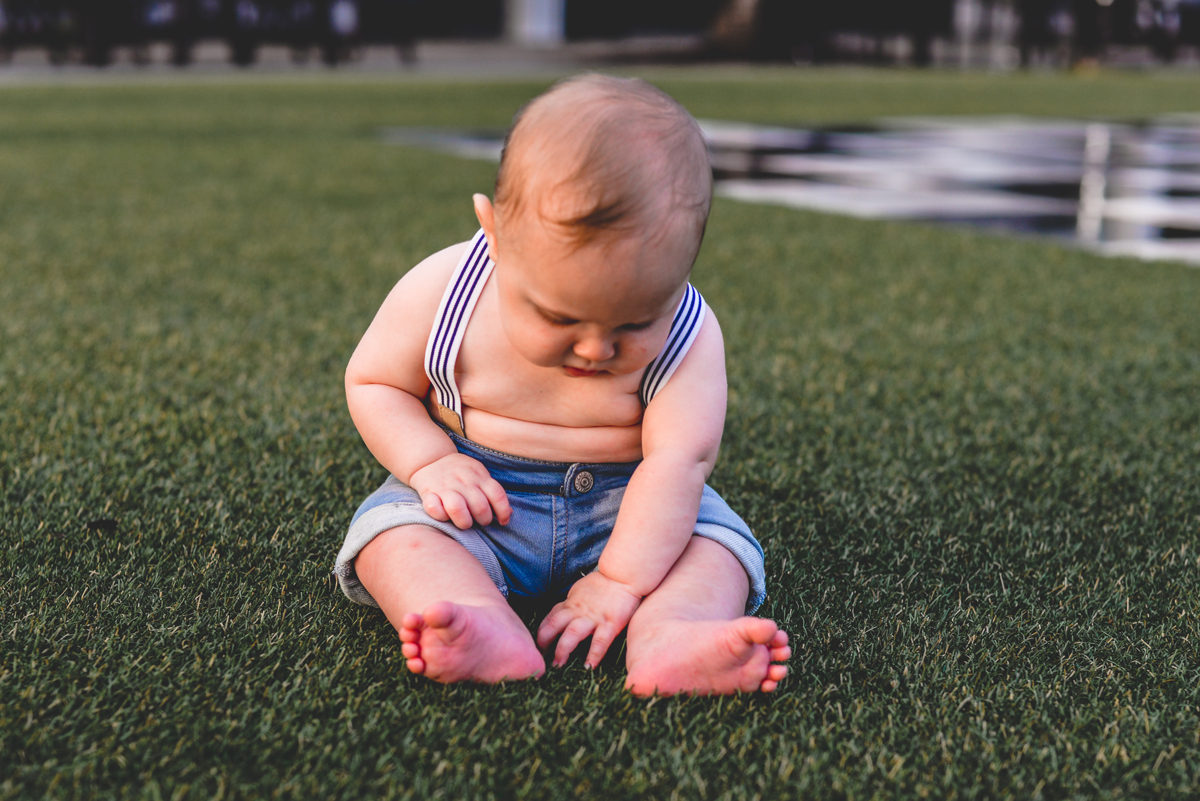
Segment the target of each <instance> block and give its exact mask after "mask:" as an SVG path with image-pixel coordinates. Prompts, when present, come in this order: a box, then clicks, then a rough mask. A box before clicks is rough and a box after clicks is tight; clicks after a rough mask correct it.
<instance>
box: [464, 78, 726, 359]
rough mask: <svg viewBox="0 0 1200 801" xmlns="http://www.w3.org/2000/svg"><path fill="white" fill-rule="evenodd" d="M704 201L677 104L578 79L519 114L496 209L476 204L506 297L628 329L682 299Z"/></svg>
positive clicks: (690, 126) (703, 155)
mask: <svg viewBox="0 0 1200 801" xmlns="http://www.w3.org/2000/svg"><path fill="white" fill-rule="evenodd" d="M711 198H712V171H711V168H710V166H709V161H708V149H707V146H706V145H705V142H704V138H703V136H702V134H701V132H700V128H699V126H698V125H697V124H696V121H695V120H694V119H692V117H691V115H690V114H688V112H687V111H686V110H685V109H684V108H683V107H682V106H680V105H679V104H678V103H676V102H675V101H674V100H673V99H671V98H670V97H669V96H668V95H666V94H665V93H663V92H662V91H660V90H658V89H656V88H655V87H653V86H651V85H650V84H648V83H645V82H644V81H639V80H634V79H627V78H614V77H610V76H604V75H583V76H579V77H576V78H571V79H568V80H566V81H562V82H560V83H558V84H556V85H555V86H554V87H552V88H551V89H550V90H549V91H547V92H546V93H545V94H543V95H541V96H539V97H538V98H536V99H535V100H533V101H532V102H531V103H530V104H529V105H528V106H526V107H525V108H524V109H522V111H521V112H520V113H519V114H518V115H517V119H516V122H515V124H514V125H513V128H512V130H511V131H510V133H509V135H508V139H507V140H506V142H505V146H504V155H503V157H502V159H501V163H500V171H499V174H498V176H497V178H496V192H495V204H494V206H493V205H492V203H490V202H489V201H488V200H487V198H485V197H483V196H482V195H477V196H476V200H475V203H476V212H477V213H478V214H479V219H480V223H481V224H482V225H483V227H484V229H485V231H486V232H487V235H488V241H489V244H490V246H491V250H492V255H493V258H494V259H495V260H496V262H497V270H498V273H497V275H498V276H499V277H500V278H501V287H502V295H503V296H505V297H506V299H507V300H509V301H513V302H514V303H519V302H524V301H525V300H529V298H526V297H524V296H526V295H532V296H536V297H533V298H532V300H530V302H531V303H533V305H535V306H536V307H537V308H538V309H539V310H543V309H542V307H543V306H545V305H548V306H550V307H551V308H550V309H548V310H549V311H552V312H554V315H552V316H556V315H557V316H561V317H564V318H565V319H570V320H581V321H584V322H591V321H601V322H603V321H607V322H610V323H613V324H614V325H616V324H617V323H618V322H619V321H620V320H625V319H626V318H628V320H626V322H625V323H621V325H625V324H640V323H642V322H647V321H649V320H651V319H658V318H660V317H661V316H662V312H663V309H667V310H668V311H669V310H671V309H673V306H672V303H674V302H677V301H678V299H679V297H681V296H682V293H683V289H684V287H685V285H686V282H687V276H688V273H689V271H690V270H691V267H692V263H693V262H694V261H695V258H696V254H697V252H698V251H699V249H700V241H701V239H702V238H703V235H704V226H705V223H706V221H707V219H708V211H709V205H710V203H711ZM506 285H507V287H508V289H510V290H512V292H509V291H506V290H505V286H506ZM512 293H516V294H517V295H521V296H522V297H515V296H514V297H508V296H509V295H510V294H512ZM510 305H511V304H510ZM635 318H636V319H635ZM617 327H620V326H619V325H618V326H617ZM664 330H665V329H664ZM664 336H665V334H664ZM584 350H587V349H586V348H585V349H584ZM603 350H604V348H599V349H598V350H597V353H600V352H601V351H603ZM653 355H654V354H652V353H651V354H650V355H649V356H648V357H646V361H648V360H649V358H653ZM535 361H537V360H536V359H535ZM566 361H567V362H577V363H578V362H579V359H571V358H568V359H567V360H566ZM583 361H586V362H587V363H588V364H593V365H594V364H599V363H601V362H604V361H605V359H603V358H600V357H599V356H597V355H594V354H589V355H586V357H585V358H584V359H583ZM625 361H626V360H624V359H623V360H622V364H620V365H616V366H617V367H624V366H625V364H624V362H625ZM638 361H640V359H638ZM634 366H636V365H634ZM643 366H644V363H643ZM580 369H582V368H580Z"/></svg>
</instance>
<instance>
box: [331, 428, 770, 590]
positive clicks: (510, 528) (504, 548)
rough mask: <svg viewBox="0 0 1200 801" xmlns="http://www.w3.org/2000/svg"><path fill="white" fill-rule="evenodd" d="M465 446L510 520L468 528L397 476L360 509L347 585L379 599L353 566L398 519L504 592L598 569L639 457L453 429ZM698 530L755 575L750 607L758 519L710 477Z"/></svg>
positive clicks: (340, 561) (342, 575)
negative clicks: (572, 457) (443, 544)
mask: <svg viewBox="0 0 1200 801" xmlns="http://www.w3.org/2000/svg"><path fill="white" fill-rule="evenodd" d="M447 433H448V434H449V435H450V438H451V439H452V440H453V441H454V444H455V446H456V447H457V448H458V451H459V453H463V454H466V455H467V456H470V457H472V458H473V459H478V460H479V461H480V462H482V463H483V465H484V466H485V467H486V468H487V469H488V472H489V473H491V475H492V478H494V479H496V481H498V482H500V485H501V486H502V487H504V491H505V492H506V493H508V500H509V503H510V504H511V505H512V517H511V519H510V520H509V522H508V525H506V526H502V525H500V524H499V523H496V522H494V521H493V522H492V523H491V524H490V525H486V526H481V525H478V524H476V525H475V526H474V527H472V528H469V529H460V528H458V527H456V526H455V525H454V524H453V523H444V522H442V521H440V520H435V519H433V518H432V517H430V516H429V515H428V514H426V513H425V509H424V507H423V506H422V505H421V498H420V496H419V495H418V494H417V492H416V490H414V489H412V488H411V487H409V486H407V485H406V484H402V483H401V482H400V481H398V480H397V479H396V477H395V476H389V477H388V479H387V481H385V482H383V486H381V487H380V488H379V489H377V490H376V491H375V492H374V493H372V495H371V496H370V497H369V498H367V499H366V500H365V501H363V503H362V505H361V506H359V507H358V511H357V512H355V513H354V518H353V519H352V520H351V522H350V530H349V532H348V533H347V534H346V540H345V542H344V543H343V544H342V549H341V551H340V552H339V553H338V556H337V563H336V565H335V566H334V571H333V572H334V575H336V576H337V580H338V584H339V585H340V586H341V588H342V592H344V593H345V594H346V597H348V598H349V599H350V600H352V601H355V602H356V603H360V604H367V605H370V606H378V604H377V603H375V599H373V598H372V597H371V594H370V593H368V592H367V590H366V588H365V587H363V585H362V583H361V582H360V581H359V580H358V576H357V575H356V574H355V572H354V560H355V558H356V557H357V556H358V554H359V552H360V551H361V550H362V549H363V548H365V547H366V546H367V544H368V543H369V542H371V540H373V539H375V537H377V536H379V535H380V534H382V533H383V532H385V531H387V530H389V529H393V528H396V527H397V526H408V525H413V524H420V525H424V526H429V527H430V528H433V529H437V530H438V531H440V532H442V533H443V534H445V535H446V536H448V537H451V538H453V539H454V540H455V541H456V542H458V543H459V544H460V545H462V546H463V547H464V548H466V549H467V551H468V552H470V553H471V554H472V555H473V556H474V557H475V558H476V559H478V560H479V562H480V564H482V565H483V568H484V570H486V571H487V574H488V576H489V577H491V579H492V581H493V582H495V584H496V587H497V588H498V589H499V590H500V592H501V593H503V594H504V596H505V597H506V598H512V596H514V595H517V596H523V597H528V598H542V599H547V600H550V601H554V600H557V599H561V598H563V597H565V596H566V593H567V591H568V590H569V589H570V588H571V585H572V584H574V583H575V582H576V581H577V580H579V579H580V578H582V577H583V576H585V575H587V574H588V573H590V572H591V571H592V570H594V569H595V567H596V563H597V562H599V561H600V553H601V551H603V550H604V546H605V544H606V543H607V542H608V538H609V535H611V534H612V530H613V524H614V523H616V520H617V511H618V510H619V509H620V507H621V499H622V498H623V497H624V495H625V486H626V485H627V484H628V483H629V478H630V476H632V475H633V471H634V470H635V469H636V468H637V466H638V464H639V462H626V463H619V464H618V463H612V464H567V463H564V462H542V461H537V460H534V459H525V458H522V457H519V456H511V455H509V454H506V453H500V452H499V451H493V450H491V449H489V448H484V447H482V446H481V445H477V444H475V443H474V442H471V441H470V440H467V439H463V438H462V437H459V436H457V435H455V434H453V433H451V432H447ZM696 534H697V536H701V537H705V538H706V539H710V540H713V541H715V542H719V543H720V544H721V545H724V546H725V547H726V548H728V549H729V551H730V552H731V553H732V554H733V555H734V556H735V557H737V560H738V561H739V562H741V563H742V567H744V568H745V570H746V575H747V576H749V578H750V597H749V599H748V600H747V604H746V611H747V613H750V612H753V611H754V610H756V609H757V608H758V607H759V605H761V604H762V602H763V600H764V599H765V598H766V576H765V570H764V566H763V550H762V546H761V545H759V544H758V540H756V539H755V538H754V535H753V534H751V533H750V528H749V527H748V526H747V525H746V524H745V523H744V522H743V521H742V519H741V518H740V517H738V516H737V514H736V513H734V511H733V510H732V509H730V508H729V505H728V504H726V503H725V501H723V500H722V499H721V496H719V495H717V493H716V492H714V491H713V489H712V488H711V487H708V486H705V487H704V495H703V497H702V498H701V500H700V514H699V515H698V517H697V520H696Z"/></svg>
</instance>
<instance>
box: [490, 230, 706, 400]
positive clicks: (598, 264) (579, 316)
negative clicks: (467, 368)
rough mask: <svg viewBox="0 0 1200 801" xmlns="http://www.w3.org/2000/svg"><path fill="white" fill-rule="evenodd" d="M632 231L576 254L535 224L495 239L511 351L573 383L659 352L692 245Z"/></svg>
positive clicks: (638, 363) (619, 370)
mask: <svg viewBox="0 0 1200 801" xmlns="http://www.w3.org/2000/svg"><path fill="white" fill-rule="evenodd" d="M680 239H681V237H671V236H661V237H658V238H655V239H651V238H650V237H649V236H648V235H644V234H641V233H639V232H634V233H633V234H631V235H628V236H622V235H620V234H614V235H609V236H604V237H600V238H598V239H597V240H595V241H594V242H592V243H589V244H586V245H584V246H582V247H579V248H576V247H573V246H571V245H569V244H567V243H565V242H563V241H562V239H561V237H559V236H556V235H555V234H554V233H553V232H552V231H551V230H550V229H548V228H547V227H546V226H544V225H542V224H541V223H540V222H539V221H537V220H533V221H530V222H525V221H514V224H511V225H509V226H507V227H506V228H505V231H504V238H503V239H502V240H501V241H498V242H497V243H496V244H497V246H498V258H497V266H496V280H497V288H498V290H499V299H500V313H501V320H502V323H503V326H504V332H505V334H506V335H507V337H508V340H509V342H510V343H511V344H512V346H513V348H514V349H515V350H516V351H517V352H518V353H520V354H521V355H522V356H523V357H524V358H526V359H528V360H529V361H530V362H532V363H534V364H537V365H540V366H542V367H553V368H558V369H561V370H562V371H563V372H564V373H566V374H567V375H569V376H571V377H574V378H588V377H592V376H595V375H600V374H605V373H607V374H612V375H627V374H629V373H632V372H635V371H637V370H641V369H642V368H644V367H645V366H646V365H647V364H649V363H650V361H651V360H652V359H653V358H654V357H655V356H657V355H658V353H659V351H660V350H661V349H662V347H663V344H664V343H665V342H666V338H667V334H668V332H669V331H670V328H671V318H672V316H673V315H674V312H675V308H676V307H677V306H678V305H679V301H680V299H681V298H682V297H683V292H684V289H685V287H686V286H687V276H688V272H689V270H690V269H691V261H692V258H693V257H694V249H695V245H694V243H692V242H688V241H686V240H685V241H680Z"/></svg>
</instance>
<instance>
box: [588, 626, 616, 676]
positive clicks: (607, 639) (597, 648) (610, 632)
mask: <svg viewBox="0 0 1200 801" xmlns="http://www.w3.org/2000/svg"><path fill="white" fill-rule="evenodd" d="M619 631H620V629H618V628H616V627H615V626H613V625H611V624H609V623H604V624H602V625H600V626H598V627H597V628H596V633H595V634H593V635H592V647H591V648H589V649H588V655H587V659H586V660H584V663H583V664H584V666H585V667H587V668H589V669H590V668H594V667H597V666H599V664H600V660H601V659H603V658H604V655H605V654H606V653H608V647H609V646H610V645H612V642H613V640H615V639H616V638H617V633H618V632H619Z"/></svg>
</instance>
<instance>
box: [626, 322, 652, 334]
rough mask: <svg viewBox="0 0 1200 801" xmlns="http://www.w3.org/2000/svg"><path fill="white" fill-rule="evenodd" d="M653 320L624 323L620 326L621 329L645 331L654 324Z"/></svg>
mask: <svg viewBox="0 0 1200 801" xmlns="http://www.w3.org/2000/svg"><path fill="white" fill-rule="evenodd" d="M654 323H655V321H654V320H647V321H646V322H644V323H626V324H625V325H623V326H621V330H622V331H645V330H646V329H647V328H649V327H650V326H652V325H654Z"/></svg>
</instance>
